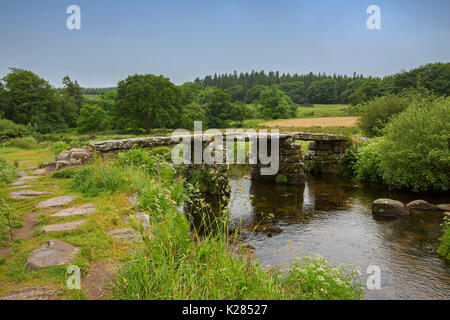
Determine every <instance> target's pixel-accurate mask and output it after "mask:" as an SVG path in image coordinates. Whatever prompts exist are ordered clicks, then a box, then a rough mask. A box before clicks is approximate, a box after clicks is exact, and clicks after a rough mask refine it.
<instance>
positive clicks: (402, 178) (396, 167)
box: [379, 97, 450, 191]
mask: <svg viewBox="0 0 450 320" xmlns="http://www.w3.org/2000/svg"><path fill="white" fill-rule="evenodd" d="M449 137H450V98H449V97H446V98H444V97H441V98H437V99H434V100H432V99H430V98H429V97H418V98H417V99H416V100H415V101H413V102H412V103H411V105H410V106H409V107H408V109H407V110H405V111H404V112H402V113H400V114H398V115H397V116H395V117H394V118H393V119H392V121H391V122H390V123H389V124H388V125H387V126H386V129H385V135H384V137H383V141H382V143H381V145H380V148H379V152H380V163H379V168H380V171H381V176H382V178H383V180H384V182H385V183H387V184H388V185H390V186H392V187H394V188H398V189H402V188H406V189H410V190H413V191H428V190H438V191H448V190H449V189H450V148H449Z"/></svg>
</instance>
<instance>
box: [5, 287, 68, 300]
mask: <svg viewBox="0 0 450 320" xmlns="http://www.w3.org/2000/svg"><path fill="white" fill-rule="evenodd" d="M62 295H64V292H63V291H62V290H58V289H50V288H45V287H25V288H21V289H19V290H16V291H13V292H10V293H7V294H6V295H4V296H3V297H1V298H0V300H55V299H56V298H57V297H60V296H62Z"/></svg>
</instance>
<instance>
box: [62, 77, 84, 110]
mask: <svg viewBox="0 0 450 320" xmlns="http://www.w3.org/2000/svg"><path fill="white" fill-rule="evenodd" d="M63 84H64V89H63V91H64V94H65V95H67V96H68V97H70V98H71V99H73V100H74V102H75V105H76V106H77V107H78V112H79V111H80V109H81V107H82V105H83V94H82V93H81V87H80V85H79V84H78V82H77V81H76V80H75V81H72V80H70V78H69V76H65V77H64V78H63Z"/></svg>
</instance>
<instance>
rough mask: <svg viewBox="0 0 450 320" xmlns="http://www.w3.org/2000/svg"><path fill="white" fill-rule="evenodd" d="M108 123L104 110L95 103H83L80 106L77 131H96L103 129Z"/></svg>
mask: <svg viewBox="0 0 450 320" xmlns="http://www.w3.org/2000/svg"><path fill="white" fill-rule="evenodd" d="M108 124H109V116H108V114H107V113H106V111H105V110H103V109H102V108H101V107H99V106H97V105H89V104H85V105H84V106H83V107H81V110H80V117H79V118H78V122H77V125H78V132H80V133H85V132H96V131H101V130H105V129H106V128H107V127H108Z"/></svg>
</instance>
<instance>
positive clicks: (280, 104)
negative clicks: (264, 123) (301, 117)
mask: <svg viewBox="0 0 450 320" xmlns="http://www.w3.org/2000/svg"><path fill="white" fill-rule="evenodd" d="M260 104H261V108H260V111H261V114H262V116H263V117H264V118H265V119H285V118H290V117H295V115H296V113H297V105H296V104H294V103H293V102H292V101H291V99H290V98H289V97H288V96H287V95H286V94H285V93H284V92H283V91H281V90H280V89H278V88H276V87H270V88H268V89H266V90H264V91H262V92H261V95H260Z"/></svg>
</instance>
